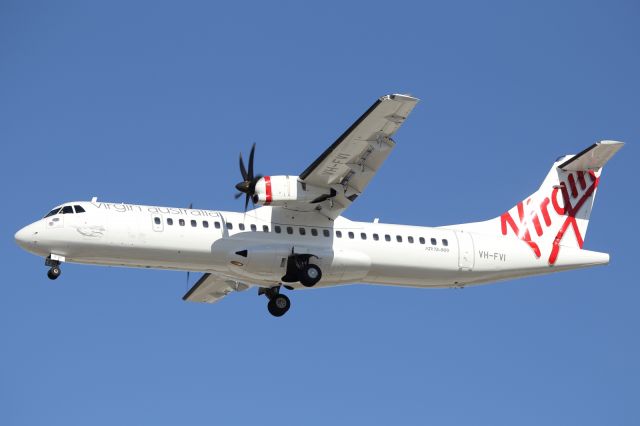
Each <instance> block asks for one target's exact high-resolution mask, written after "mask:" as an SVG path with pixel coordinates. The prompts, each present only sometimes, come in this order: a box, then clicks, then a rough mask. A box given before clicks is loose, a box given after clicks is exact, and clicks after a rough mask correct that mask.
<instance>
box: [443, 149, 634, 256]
mask: <svg viewBox="0 0 640 426" xmlns="http://www.w3.org/2000/svg"><path fill="white" fill-rule="evenodd" d="M623 145H624V144H623V143H622V142H616V141H601V142H598V143H595V144H593V145H591V146H590V147H589V148H587V149H585V150H584V151H582V152H580V153H579V154H576V155H566V156H563V157H560V158H559V159H558V160H556V162H555V163H554V164H553V166H552V167H551V170H550V171H549V173H548V174H547V177H546V178H545V179H544V181H543V182H542V185H541V186H540V189H538V191H536V192H534V193H533V194H531V195H530V196H528V197H527V198H526V199H524V200H523V201H521V202H519V203H518V204H516V205H515V206H514V207H512V208H511V209H509V210H508V211H507V212H505V213H503V214H502V215H500V216H499V217H497V218H494V219H491V220H488V221H485V222H476V223H468V224H463V225H456V226H454V227H453V228H456V229H463V230H466V231H469V232H478V233H484V234H498V235H504V236H509V235H511V236H516V237H518V238H520V239H521V240H523V241H525V242H526V243H527V244H529V246H530V247H531V249H532V250H533V252H534V253H535V255H536V257H541V256H545V257H547V256H548V262H549V264H550V265H553V264H554V263H555V261H556V259H557V257H558V252H559V250H560V247H561V246H566V247H577V248H582V245H583V244H584V238H585V236H586V233H587V226H588V225H589V216H590V215H591V210H592V208H593V202H594V200H595V196H596V189H597V187H598V183H599V181H600V175H601V173H602V167H603V166H604V165H605V163H606V162H607V161H609V159H611V157H613V155H614V154H615V153H616V152H617V151H618V150H619V149H620V148H622V146H623Z"/></svg>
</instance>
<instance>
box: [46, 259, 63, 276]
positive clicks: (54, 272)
mask: <svg viewBox="0 0 640 426" xmlns="http://www.w3.org/2000/svg"><path fill="white" fill-rule="evenodd" d="M56 257H59V256H56ZM60 263H61V261H60V260H58V259H53V258H52V255H50V256H48V257H47V258H46V259H45V260H44V265H45V266H50V267H51V268H50V269H49V270H48V271H47V277H49V279H50V280H55V279H57V278H58V277H59V276H60V274H61V273H62V270H61V269H60Z"/></svg>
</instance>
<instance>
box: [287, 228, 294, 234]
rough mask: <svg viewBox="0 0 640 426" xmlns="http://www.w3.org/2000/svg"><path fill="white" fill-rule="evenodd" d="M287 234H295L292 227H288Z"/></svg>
mask: <svg viewBox="0 0 640 426" xmlns="http://www.w3.org/2000/svg"><path fill="white" fill-rule="evenodd" d="M287 234H293V228H292V227H291V226H287Z"/></svg>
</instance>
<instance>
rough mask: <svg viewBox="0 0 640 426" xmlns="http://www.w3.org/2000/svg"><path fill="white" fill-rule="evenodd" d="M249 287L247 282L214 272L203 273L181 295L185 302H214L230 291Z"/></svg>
mask: <svg viewBox="0 0 640 426" xmlns="http://www.w3.org/2000/svg"><path fill="white" fill-rule="evenodd" d="M249 287H250V286H249V285H248V284H245V283H242V282H240V281H237V280H233V279H228V278H225V277H222V276H218V275H214V274H204V275H202V277H200V279H199V280H198V281H197V282H196V283H195V284H194V285H193V287H191V289H189V291H188V292H187V293H186V294H185V295H184V296H182V300H184V301H186V302H202V303H215V302H218V301H219V300H220V299H222V298H223V297H225V296H227V295H228V294H229V293H231V292H234V291H244V290H247V289H248V288H249Z"/></svg>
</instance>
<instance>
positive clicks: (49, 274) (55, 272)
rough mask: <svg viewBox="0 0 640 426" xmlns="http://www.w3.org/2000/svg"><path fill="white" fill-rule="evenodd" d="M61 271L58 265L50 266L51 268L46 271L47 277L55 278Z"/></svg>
mask: <svg viewBox="0 0 640 426" xmlns="http://www.w3.org/2000/svg"><path fill="white" fill-rule="evenodd" d="M61 273H62V271H61V270H60V267H59V266H52V267H51V269H49V270H48V271H47V277H49V279H50V280H55V279H57V278H58V277H59V276H60V274H61Z"/></svg>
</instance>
